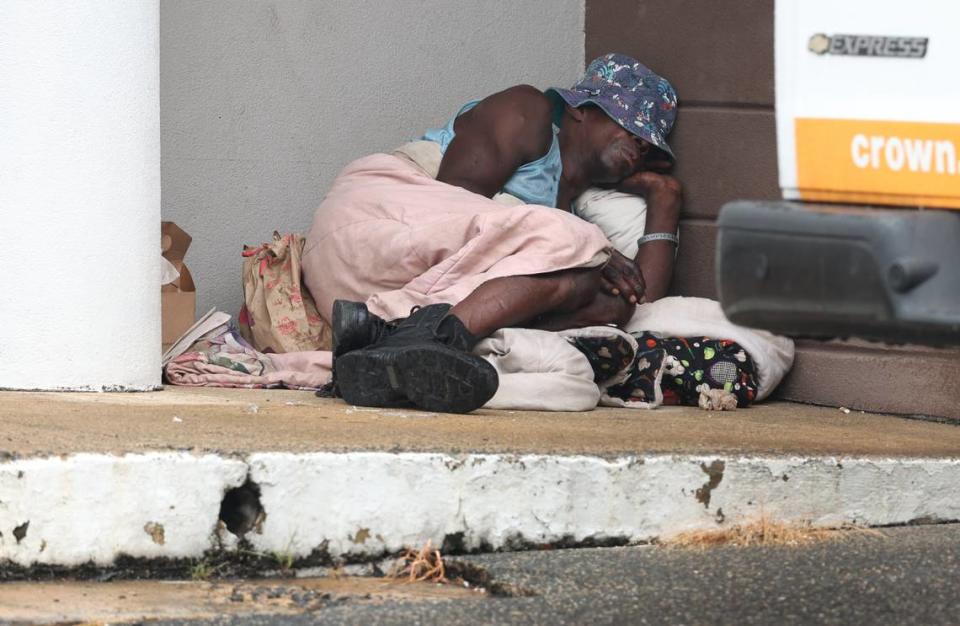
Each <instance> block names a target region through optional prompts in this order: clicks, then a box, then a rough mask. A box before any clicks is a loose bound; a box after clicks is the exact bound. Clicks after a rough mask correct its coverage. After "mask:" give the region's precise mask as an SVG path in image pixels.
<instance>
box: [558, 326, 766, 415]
mask: <svg viewBox="0 0 960 626" xmlns="http://www.w3.org/2000/svg"><path fill="white" fill-rule="evenodd" d="M632 336H633V337H634V338H635V339H636V340H637V344H638V346H639V348H638V350H637V353H636V354H634V353H633V350H632V348H631V347H630V345H629V344H628V343H627V342H626V341H624V340H623V339H622V338H621V337H618V336H617V335H615V334H611V335H610V336H606V337H603V336H600V337H574V338H568V341H570V343H572V344H573V345H574V346H575V347H577V349H579V350H580V351H581V352H582V353H583V354H584V355H585V356H586V357H587V360H588V361H589V362H590V365H591V367H592V368H593V371H594V375H595V376H594V377H595V380H596V382H597V384H602V383H603V382H605V381H607V380H609V379H610V377H611V375H612V374H614V373H616V372H618V371H620V370H621V369H622V365H623V363H625V362H626V363H629V362H630V361H631V360H632V361H633V364H632V367H631V368H630V370H629V373H628V375H627V377H626V379H625V380H623V382H620V383H617V384H614V385H612V386H608V387H607V388H606V395H607V396H608V397H610V398H613V399H617V400H620V401H621V402H622V405H623V406H631V405H633V404H636V403H639V404H642V405H644V406H650V405H652V406H657V405H659V404H667V405H676V404H682V405H687V406H698V405H699V403H700V396H701V394H702V393H705V392H706V391H708V390H711V389H718V390H722V391H725V392H727V393H730V394H732V395H733V396H734V397H735V398H736V401H737V406H738V407H740V408H743V407H746V406H749V405H750V404H752V403H753V401H754V400H755V399H756V397H757V375H756V369H755V367H754V364H753V360H752V359H751V358H750V355H749V354H747V352H746V350H744V349H743V348H742V347H741V346H740V344H738V343H736V342H735V341H730V340H727V339H711V338H709V337H685V338H684V337H657V336H656V335H654V334H652V333H632Z"/></svg>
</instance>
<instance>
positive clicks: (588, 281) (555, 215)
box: [303, 54, 681, 413]
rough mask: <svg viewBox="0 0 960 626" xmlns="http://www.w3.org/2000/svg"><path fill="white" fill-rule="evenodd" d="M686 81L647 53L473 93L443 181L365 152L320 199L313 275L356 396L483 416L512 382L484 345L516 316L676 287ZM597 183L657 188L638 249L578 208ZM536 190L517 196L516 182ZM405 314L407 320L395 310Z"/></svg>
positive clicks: (588, 316) (613, 307)
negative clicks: (666, 72) (481, 350)
mask: <svg viewBox="0 0 960 626" xmlns="http://www.w3.org/2000/svg"><path fill="white" fill-rule="evenodd" d="M676 106H677V96H676V93H675V92H674V90H673V87H672V86H671V85H670V83H669V82H668V81H667V80H666V79H664V78H662V77H660V76H657V75H656V74H654V73H653V72H652V71H651V70H649V69H648V68H646V67H645V66H644V65H642V64H641V63H639V62H637V61H636V60H634V59H631V58H629V57H626V56H623V55H618V54H609V55H606V56H603V57H601V58H598V59H596V60H594V61H593V62H592V63H591V64H590V65H589V67H588V68H587V72H586V76H585V77H584V78H583V79H582V80H581V81H580V82H578V83H577V84H576V85H575V86H574V87H573V88H572V89H569V90H567V89H549V90H547V91H546V92H541V91H539V90H538V89H536V88H534V87H530V86H527V85H520V86H516V87H511V88H509V89H506V90H504V91H501V92H499V93H496V94H493V95H491V96H489V97H487V98H485V99H483V100H480V101H478V102H471V103H468V104H467V105H466V106H464V107H463V108H462V109H460V111H459V112H458V113H457V115H455V116H454V118H453V119H452V120H451V121H450V123H449V124H447V126H446V127H444V128H440V129H436V130H432V131H429V132H428V133H427V134H426V136H425V137H424V139H425V140H428V141H432V142H435V143H436V144H438V146H439V148H440V151H441V153H442V159H441V161H440V164H439V170H438V172H437V174H436V177H435V178H434V177H433V176H431V175H429V174H427V173H426V172H424V170H423V169H421V168H420V167H418V166H417V165H416V164H415V163H413V162H412V161H411V160H410V159H405V158H403V157H402V156H400V155H396V154H394V155H387V154H375V155H372V156H368V157H364V158H361V159H359V160H357V161H354V162H353V163H351V164H350V165H348V166H347V167H346V168H345V169H344V170H343V171H342V172H341V173H340V174H339V176H338V177H337V179H336V180H335V181H334V183H333V186H332V188H331V190H330V192H329V193H328V195H327V196H326V198H325V199H324V201H323V202H322V204H321V205H320V207H319V208H318V209H317V212H316V214H315V216H314V220H313V225H312V227H311V230H310V233H309V235H308V237H307V242H306V246H305V248H304V261H303V279H304V282H305V283H306V285H307V287H308V288H309V289H310V292H311V293H312V295H313V296H314V298H315V299H316V301H317V305H318V309H319V311H320V313H321V315H323V316H324V317H326V318H327V321H328V322H330V323H331V324H332V326H333V335H334V359H335V360H334V372H335V377H336V380H337V385H338V388H339V390H340V393H341V394H342V395H343V398H344V399H345V400H346V401H347V402H349V403H351V404H355V405H361V406H409V405H411V404H412V405H413V406H416V407H419V408H422V409H426V410H431V411H445V412H461V413H462V412H469V411H472V410H474V409H476V408H478V407H480V406H482V405H483V404H484V403H486V402H487V401H488V400H489V399H490V398H491V397H492V396H493V394H494V393H495V392H496V390H497V384H498V382H497V373H496V370H494V368H493V367H492V366H491V365H490V364H489V363H487V362H486V361H485V360H484V359H482V358H480V357H477V356H475V355H473V354H471V350H472V348H473V347H474V345H475V344H476V343H477V342H478V341H479V340H480V339H482V338H484V337H486V336H488V335H489V334H491V333H492V332H494V331H496V330H498V329H501V328H505V327H529V328H539V329H546V330H561V329H567V328H577V327H584V326H594V325H603V324H617V325H622V324H624V323H625V322H626V321H627V320H628V319H629V318H630V316H631V315H632V313H633V310H634V308H635V306H636V304H637V303H638V302H643V301H646V302H650V301H653V300H656V299H658V298H660V297H662V296H664V295H665V293H666V291H667V287H668V284H669V281H670V277H671V272H672V269H673V261H674V254H675V246H676V244H677V238H676V234H675V233H676V230H677V220H678V214H679V210H680V204H681V188H680V184H679V183H678V182H677V180H676V179H675V178H673V177H671V176H670V175H669V174H667V173H666V171H667V170H668V168H669V167H670V165H671V163H672V160H673V153H672V151H671V150H670V147H669V146H668V145H667V142H666V138H667V136H668V135H669V133H670V130H671V128H672V127H673V123H674V119H675V117H676ZM590 187H607V188H615V189H617V190H619V191H624V192H627V193H631V194H636V195H639V196H642V197H644V198H645V199H646V203H647V215H646V227H645V235H644V236H643V237H642V238H641V239H640V242H639V247H638V252H637V254H636V257H635V258H633V259H631V258H627V257H625V256H623V255H622V254H620V253H618V252H616V251H615V250H613V249H612V246H611V244H610V242H609V241H608V240H607V238H606V237H605V236H604V234H603V233H602V232H601V230H600V229H599V228H598V227H596V226H594V225H593V224H590V223H588V222H586V221H584V220H581V219H580V218H578V217H576V216H575V215H573V214H572V213H571V206H572V203H573V201H574V200H575V199H576V198H577V197H578V196H580V194H582V193H583V192H584V191H586V190H587V189H588V188H590ZM501 192H502V193H507V194H510V195H512V196H514V197H516V198H518V199H519V200H520V201H521V203H515V205H514V206H505V205H504V204H503V203H500V202H497V201H495V200H493V199H492V198H493V197H494V196H495V195H497V194H499V193H501ZM388 322H389V323H388Z"/></svg>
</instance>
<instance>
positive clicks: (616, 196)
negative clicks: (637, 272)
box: [573, 187, 647, 259]
mask: <svg viewBox="0 0 960 626" xmlns="http://www.w3.org/2000/svg"><path fill="white" fill-rule="evenodd" d="M573 213H574V215H576V216H577V217H579V218H581V219H584V220H586V221H588V222H590V223H591V224H596V225H597V226H599V227H600V230H602V231H603V234H605V235H606V236H607V239H609V240H610V243H612V244H613V247H614V248H616V249H617V250H618V251H620V253H621V254H623V255H624V256H627V257H630V258H631V259H632V258H633V257H635V256H636V255H637V239H639V238H640V237H642V236H643V232H644V227H645V226H646V222H647V201H646V200H644V199H643V198H641V197H640V196H635V195H633V194H629V193H624V192H622V191H615V190H612V189H600V188H598V187H591V188H590V189H587V190H586V191H585V192H583V194H581V195H580V197H579V198H577V199H576V200H574V202H573Z"/></svg>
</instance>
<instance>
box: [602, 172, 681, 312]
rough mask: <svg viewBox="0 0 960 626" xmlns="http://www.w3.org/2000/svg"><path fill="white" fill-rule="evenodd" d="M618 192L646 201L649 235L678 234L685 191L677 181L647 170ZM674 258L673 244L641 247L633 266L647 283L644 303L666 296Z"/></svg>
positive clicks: (648, 243)
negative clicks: (640, 197)
mask: <svg viewBox="0 0 960 626" xmlns="http://www.w3.org/2000/svg"><path fill="white" fill-rule="evenodd" d="M618 189H619V190H620V191H625V192H627V193H633V194H636V195H639V196H643V197H644V198H646V200H647V221H646V225H645V227H644V231H645V232H646V233H676V232H677V224H678V222H679V219H680V207H681V206H682V205H683V190H682V187H681V185H680V182H679V181H678V180H677V179H676V178H674V177H673V176H670V175H668V174H661V173H658V172H653V171H649V170H648V171H643V172H639V173H638V174H634V175H633V176H631V177H630V178H627V179H626V180H624V181H623V182H621V183H620V185H619V186H618ZM675 258H676V246H674V244H673V242H671V241H663V240H660V241H648V242H646V243H645V244H643V245H642V246H640V249H639V250H638V251H637V256H636V257H635V258H634V263H635V265H636V267H637V268H638V269H639V270H640V272H642V274H643V278H644V280H645V282H646V292H645V294H644V297H643V301H644V302H653V301H654V300H658V299H660V298H662V297H664V296H665V295H667V290H668V289H669V288H670V280H671V278H672V277H673V265H674V260H675Z"/></svg>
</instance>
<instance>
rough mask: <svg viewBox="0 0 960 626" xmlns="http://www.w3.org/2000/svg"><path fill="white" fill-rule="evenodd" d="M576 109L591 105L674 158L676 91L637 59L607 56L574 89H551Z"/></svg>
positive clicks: (592, 66) (613, 55)
mask: <svg viewBox="0 0 960 626" xmlns="http://www.w3.org/2000/svg"><path fill="white" fill-rule="evenodd" d="M546 93H547V94H548V95H551V96H559V97H560V98H563V100H564V101H565V102H566V103H567V104H569V105H570V106H572V107H574V108H576V107H579V106H582V105H583V104H585V103H587V102H592V103H593V104H595V105H597V106H598V107H600V108H601V109H603V111H604V112H605V113H606V114H607V115H609V116H610V117H611V118H612V119H613V120H614V121H616V122H617V123H618V124H620V126H622V127H623V128H624V129H626V130H627V132H630V133H632V134H634V135H636V136H637V137H640V138H641V139H645V140H647V141H649V142H650V143H651V144H653V145H654V146H656V147H657V148H659V149H660V150H662V151H663V152H665V153H666V154H668V155H669V156H670V158H671V159H674V158H675V157H674V155H673V150H671V149H670V146H668V145H667V135H669V134H670V130H671V129H672V128H673V122H674V121H675V120H676V119H677V92H676V91H674V89H673V85H671V84H670V82H669V81H668V80H667V79H666V78H663V77H662V76H658V75H657V74H655V73H654V72H653V71H652V70H650V68H648V67H647V66H646V65H644V64H643V63H640V62H639V61H637V60H636V59H633V58H631V57H628V56H626V55H623V54H607V55H604V56H602V57H600V58H597V59H594V60H593V61H591V62H590V65H589V66H588V67H587V72H586V75H584V77H583V78H582V79H580V82H578V83H577V84H576V85H574V86H573V88H572V89H558V88H556V87H554V88H551V89H548V90H547V92H546Z"/></svg>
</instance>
